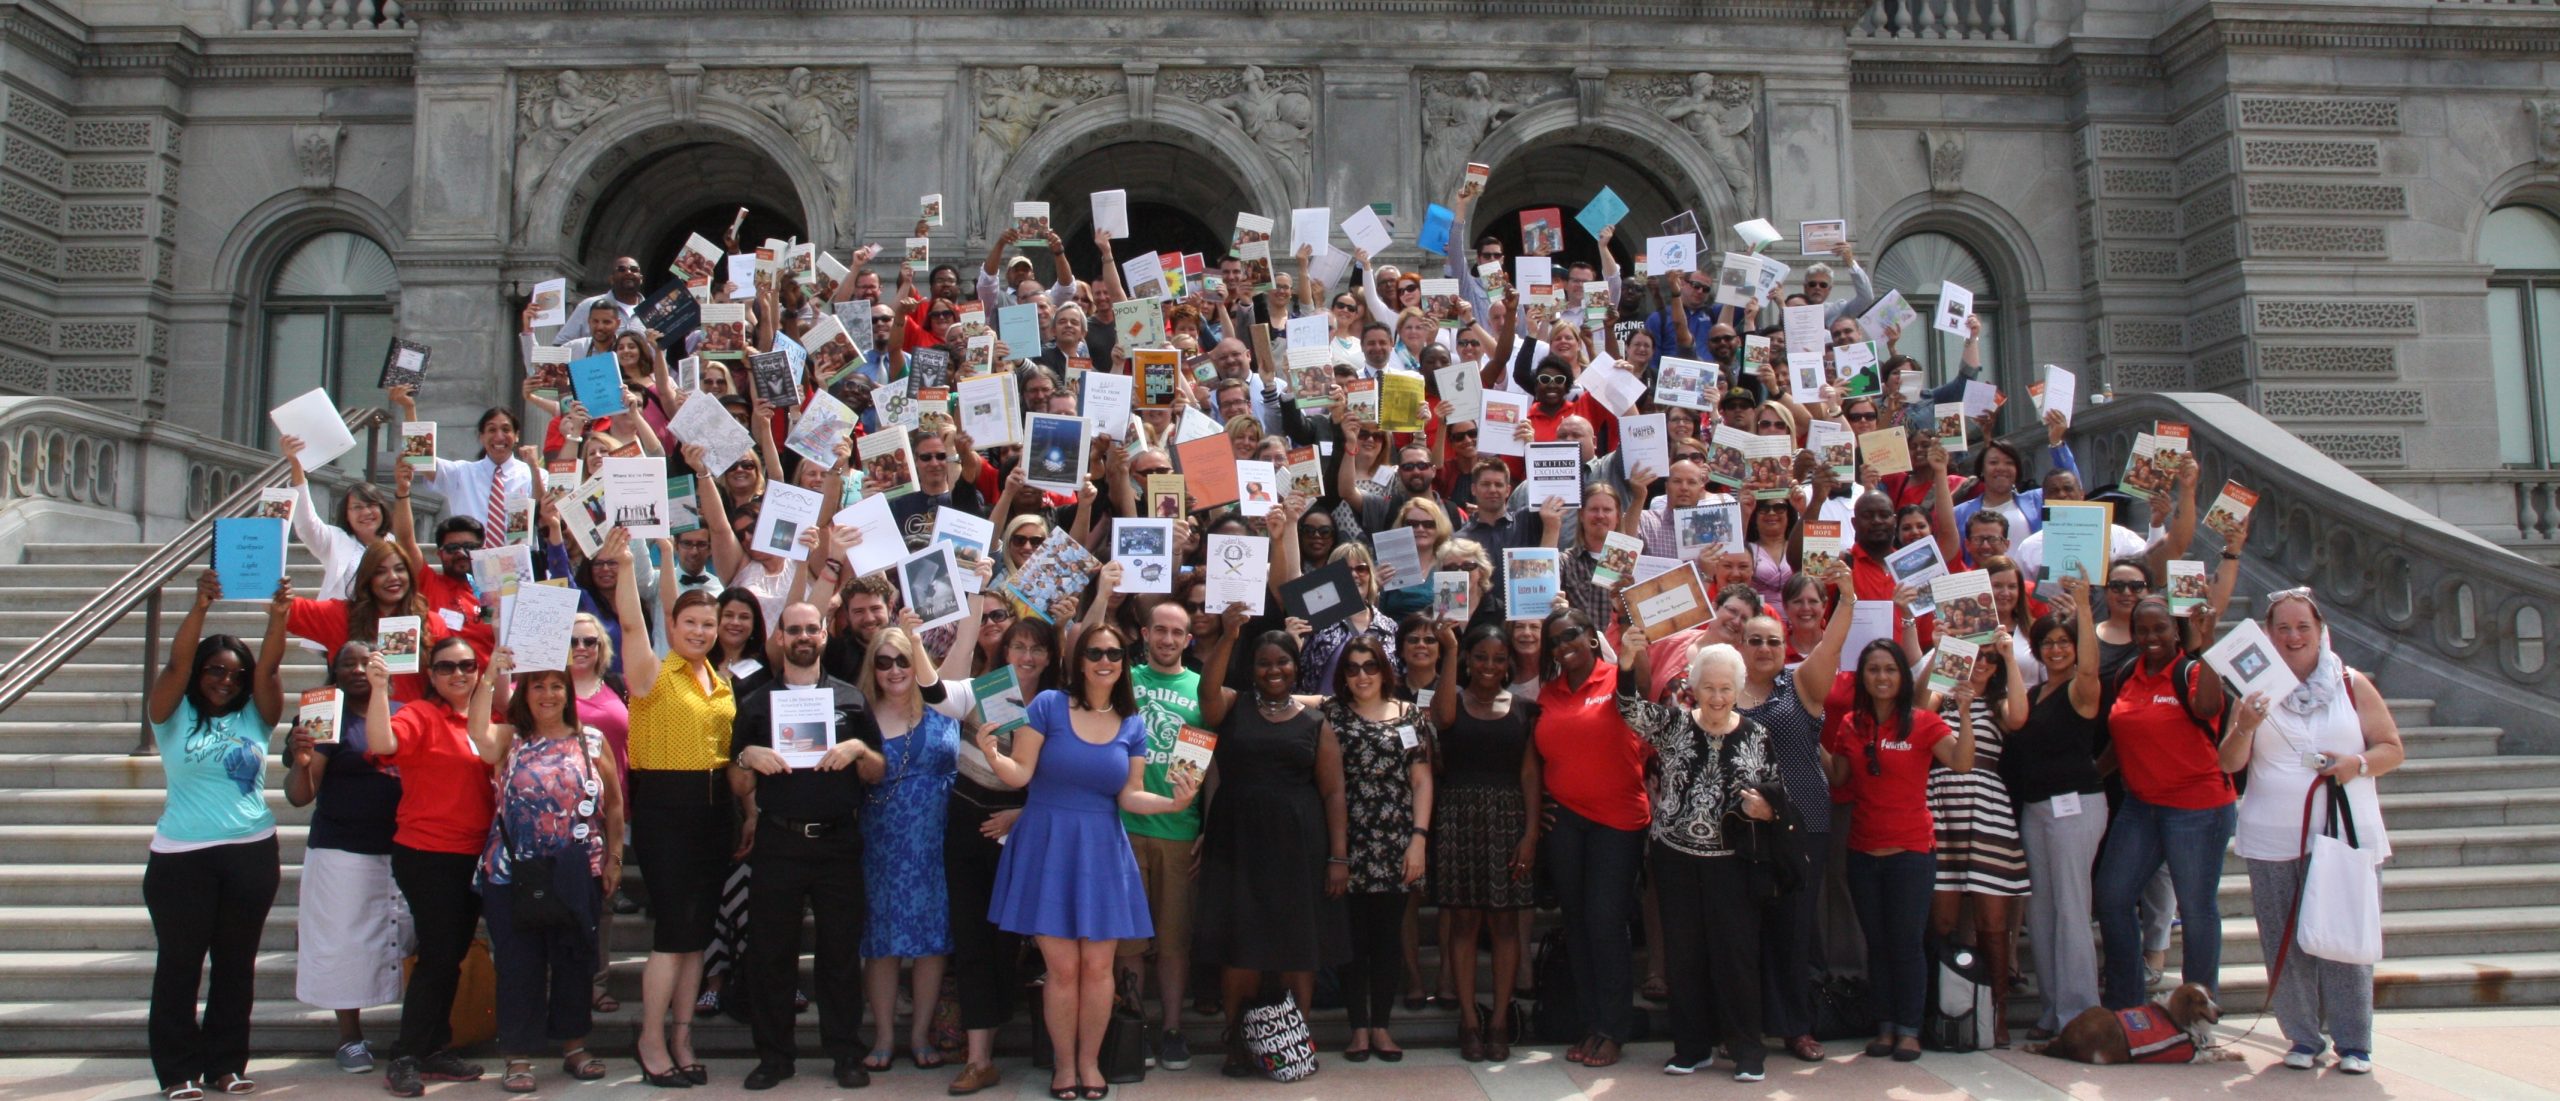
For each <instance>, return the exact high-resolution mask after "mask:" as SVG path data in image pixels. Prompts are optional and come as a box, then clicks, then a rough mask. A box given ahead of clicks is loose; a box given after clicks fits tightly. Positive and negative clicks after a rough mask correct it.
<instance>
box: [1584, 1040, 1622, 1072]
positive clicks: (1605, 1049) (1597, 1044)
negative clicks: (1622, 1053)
mask: <svg viewBox="0 0 2560 1101" xmlns="http://www.w3.org/2000/svg"><path fill="white" fill-rule="evenodd" d="M1618 1051H1619V1047H1618V1042H1617V1041H1616V1040H1612V1039H1610V1038H1608V1037H1606V1036H1601V1037H1597V1038H1595V1039H1593V1040H1592V1041H1591V1047H1590V1049H1589V1050H1587V1051H1584V1052H1583V1053H1582V1065H1583V1066H1586V1067H1590V1068H1592V1069H1593V1070H1598V1069H1599V1068H1601V1067H1613V1066H1616V1065H1618Z"/></svg>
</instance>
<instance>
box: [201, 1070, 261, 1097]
mask: <svg viewBox="0 0 2560 1101" xmlns="http://www.w3.org/2000/svg"><path fill="white" fill-rule="evenodd" d="M205 1084H206V1085H208V1086H212V1087H213V1088H214V1089H215V1090H217V1091H219V1092H222V1093H230V1094H241V1093H256V1092H257V1091H258V1084H257V1083H256V1082H252V1081H250V1080H249V1076H247V1075H245V1074H225V1075H222V1076H221V1077H219V1078H207V1079H205Z"/></svg>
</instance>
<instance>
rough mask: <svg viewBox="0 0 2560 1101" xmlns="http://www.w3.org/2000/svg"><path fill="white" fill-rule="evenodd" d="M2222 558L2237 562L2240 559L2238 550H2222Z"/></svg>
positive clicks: (2226, 560)
mask: <svg viewBox="0 0 2560 1101" xmlns="http://www.w3.org/2000/svg"><path fill="white" fill-rule="evenodd" d="M2222 560H2223V561H2225V562H2237V561H2239V560H2240V552H2238V551H2224V552H2222Z"/></svg>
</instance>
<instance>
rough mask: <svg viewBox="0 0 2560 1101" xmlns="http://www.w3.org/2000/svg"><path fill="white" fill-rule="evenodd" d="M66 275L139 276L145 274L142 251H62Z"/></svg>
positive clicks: (90, 249)
mask: <svg viewBox="0 0 2560 1101" xmlns="http://www.w3.org/2000/svg"><path fill="white" fill-rule="evenodd" d="M62 271H63V274H64V275H86V276H99V277H110V276H120V275H121V276H137V275H141V274H143V270H142V250H141V249H138V248H125V247H112V248H80V247H76V246H75V247H71V248H65V249H63V250H62Z"/></svg>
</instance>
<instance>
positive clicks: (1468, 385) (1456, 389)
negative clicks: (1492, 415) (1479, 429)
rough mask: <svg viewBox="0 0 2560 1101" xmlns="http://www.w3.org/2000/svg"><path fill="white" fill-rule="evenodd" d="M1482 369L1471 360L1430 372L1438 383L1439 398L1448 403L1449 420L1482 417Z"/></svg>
mask: <svg viewBox="0 0 2560 1101" xmlns="http://www.w3.org/2000/svg"><path fill="white" fill-rule="evenodd" d="M1482 371H1483V369H1482V368H1480V367H1478V366H1476V364H1475V363H1474V362H1473V361H1469V362H1466V363H1461V364H1458V365H1457V366H1455V367H1443V368H1441V369H1439V370H1437V371H1433V372H1431V377H1432V378H1433V379H1434V380H1436V381H1438V382H1439V383H1440V400H1442V401H1445V402H1448V403H1449V421H1450V423H1452V424H1454V423H1457V422H1459V421H1467V422H1474V421H1477V420H1480V419H1482V418H1483V417H1484V375H1483V373H1482Z"/></svg>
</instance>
